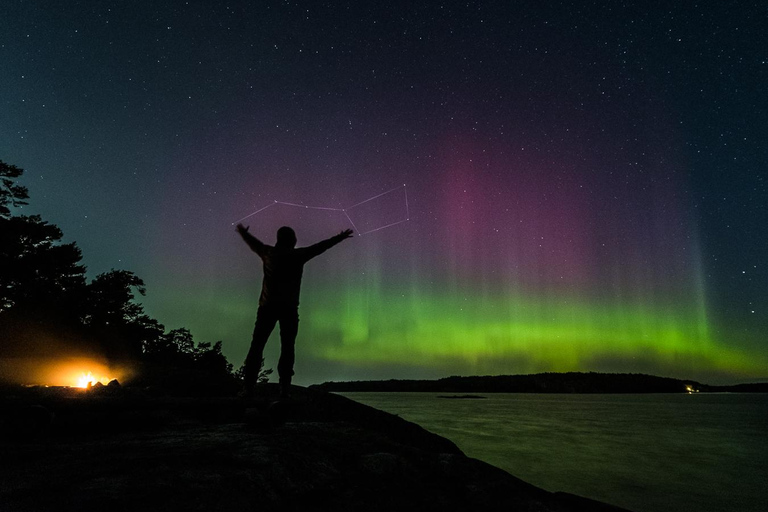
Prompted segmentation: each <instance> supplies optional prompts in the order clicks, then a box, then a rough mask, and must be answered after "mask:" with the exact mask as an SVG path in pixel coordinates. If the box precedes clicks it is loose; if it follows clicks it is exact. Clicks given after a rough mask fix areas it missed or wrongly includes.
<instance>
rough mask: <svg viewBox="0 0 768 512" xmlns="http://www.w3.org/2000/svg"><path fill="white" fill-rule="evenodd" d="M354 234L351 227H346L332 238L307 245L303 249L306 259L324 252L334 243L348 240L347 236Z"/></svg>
mask: <svg viewBox="0 0 768 512" xmlns="http://www.w3.org/2000/svg"><path fill="white" fill-rule="evenodd" d="M351 236H352V230H351V229H345V230H344V231H342V232H341V233H339V234H338V235H334V236H332V237H331V238H327V239H325V240H323V241H322V242H317V243H316V244H314V245H310V246H309V247H305V248H304V249H303V250H304V252H305V259H306V260H310V259H312V258H314V257H315V256H317V255H319V254H322V253H324V252H325V251H327V250H328V249H330V248H331V247H333V246H334V245H336V244H338V243H341V242H342V241H344V240H346V239H347V238H349V237H351Z"/></svg>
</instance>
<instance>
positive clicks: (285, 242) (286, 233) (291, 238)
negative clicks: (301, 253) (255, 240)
mask: <svg viewBox="0 0 768 512" xmlns="http://www.w3.org/2000/svg"><path fill="white" fill-rule="evenodd" d="M275 247H285V248H288V249H293V248H294V247H296V232H295V231H294V230H293V229H291V228H289V227H288V226H283V227H281V228H280V229H278V230H277V243H276V244H275Z"/></svg>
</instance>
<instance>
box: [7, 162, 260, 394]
mask: <svg viewBox="0 0 768 512" xmlns="http://www.w3.org/2000/svg"><path fill="white" fill-rule="evenodd" d="M23 172H24V171H23V169H21V168H19V167H16V166H14V165H10V164H7V163H5V162H3V161H2V160H0V358H8V359H12V358H26V359H40V360H41V361H43V360H46V361H47V360H55V359H56V358H61V357H72V356H75V357H88V356H92V357H98V358H100V359H106V360H107V361H108V362H109V363H112V364H115V365H120V366H126V365H127V366H129V367H130V368H131V370H132V373H133V374H134V377H133V378H132V379H131V384H135V385H141V386H153V387H158V388H161V389H163V390H166V391H168V392H172V393H192V394H229V393H231V392H234V391H235V390H237V389H238V387H239V380H240V377H241V375H240V373H241V371H240V370H238V372H234V371H233V366H232V364H231V363H230V362H229V361H227V358H226V357H225V356H224V354H222V351H221V346H222V342H221V341H217V342H215V343H213V344H211V343H208V342H202V343H195V341H194V339H193V337H192V334H191V333H190V331H189V330H188V329H185V328H181V329H172V330H168V331H166V329H165V327H164V326H163V325H162V324H161V323H160V322H158V321H157V320H156V319H154V318H151V317H150V316H149V315H147V314H146V313H145V312H144V308H143V306H142V305H141V304H140V303H138V302H137V300H136V298H137V296H136V294H138V295H141V296H143V295H144V294H145V293H146V290H145V286H144V282H143V281H142V279H141V278H139V277H138V276H137V275H135V274H134V273H133V272H130V271H127V270H115V269H112V270H110V271H109V272H104V273H101V274H99V275H97V276H96V277H94V278H93V279H90V280H89V279H88V278H87V277H86V267H85V266H84V265H83V264H82V252H81V250H80V248H79V247H78V246H77V244H76V243H75V242H71V243H62V236H63V233H62V231H61V229H59V228H58V227H57V226H56V225H54V224H50V223H48V222H46V221H45V220H43V219H42V218H41V216H40V215H14V214H13V212H12V208H13V209H17V210H18V209H21V208H23V206H25V205H27V204H28V203H27V199H28V198H29V194H28V190H27V188H26V187H24V186H21V185H19V184H18V183H17V181H16V180H17V179H18V178H19V177H20V176H21V175H22V174H23ZM262 373H263V374H264V375H262V380H265V379H266V375H268V372H262ZM3 380H8V379H7V378H5V379H4V376H3V375H0V381H3ZM6 383H8V382H6Z"/></svg>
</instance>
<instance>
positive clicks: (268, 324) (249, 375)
mask: <svg viewBox="0 0 768 512" xmlns="http://www.w3.org/2000/svg"><path fill="white" fill-rule="evenodd" d="M277 318H278V317H277V314H275V311H273V310H272V309H271V308H269V307H264V306H259V311H258V312H257V313H256V325H255V326H254V327H253V339H252V340H251V348H250V350H248V356H246V358H245V375H244V377H245V392H246V393H252V392H253V389H254V388H255V387H256V383H257V382H258V379H259V370H260V369H261V359H262V358H263V357H264V346H265V345H266V344H267V340H268V339H269V335H270V334H272V330H273V329H274V328H275V324H276V323H277Z"/></svg>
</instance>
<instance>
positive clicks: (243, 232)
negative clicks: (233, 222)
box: [235, 224, 264, 254]
mask: <svg viewBox="0 0 768 512" xmlns="http://www.w3.org/2000/svg"><path fill="white" fill-rule="evenodd" d="M249 227H250V226H243V225H242V224H238V225H237V227H236V228H235V229H236V231H237V232H238V233H239V234H240V236H241V237H243V240H245V243H247V244H248V247H250V248H251V250H252V251H253V252H255V253H256V254H261V253H262V252H263V249H264V243H263V242H262V241H261V240H259V239H258V238H256V237H255V236H253V235H252V234H250V233H249V232H248V229H249Z"/></svg>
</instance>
